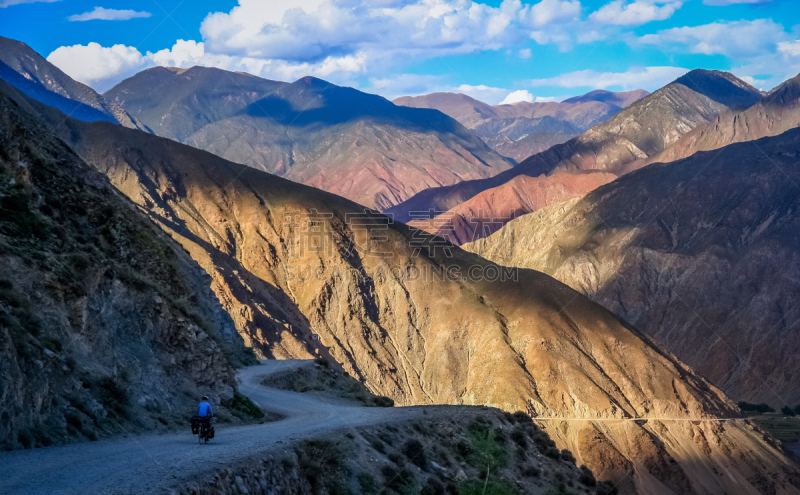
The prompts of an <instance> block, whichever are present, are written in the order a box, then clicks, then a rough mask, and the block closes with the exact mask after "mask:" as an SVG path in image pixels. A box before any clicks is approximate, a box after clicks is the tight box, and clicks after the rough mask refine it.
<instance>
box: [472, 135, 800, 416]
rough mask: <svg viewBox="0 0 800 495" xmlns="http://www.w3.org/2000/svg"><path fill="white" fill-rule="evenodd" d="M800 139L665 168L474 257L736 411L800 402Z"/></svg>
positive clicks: (699, 156) (512, 229)
mask: <svg viewBox="0 0 800 495" xmlns="http://www.w3.org/2000/svg"><path fill="white" fill-rule="evenodd" d="M798 149H800V130H797V129H795V130H791V131H788V132H786V133H784V134H781V135H779V136H777V137H771V138H765V139H761V140H758V141H755V142H754V143H740V144H733V145H729V146H726V147H724V148H721V149H720V150H717V151H710V152H698V153H696V154H694V155H692V156H691V157H689V158H686V159H683V160H679V161H677V162H673V163H670V164H653V165H650V166H648V167H645V168H643V169H641V170H638V171H636V172H633V173H631V174H629V175H626V176H624V177H621V178H620V179H618V180H616V181H614V182H612V183H611V184H608V185H605V186H602V187H600V188H599V189H597V190H596V191H594V192H592V193H590V194H589V195H587V196H586V197H584V198H582V199H575V200H572V201H571V202H568V203H562V204H559V205H553V206H550V207H548V208H544V209H542V210H539V211H537V212H536V213H533V214H530V215H526V216H523V217H521V218H518V219H516V220H514V221H512V222H510V223H509V224H508V225H506V226H505V227H503V229H501V230H500V231H499V232H497V233H495V234H494V235H493V236H491V237H488V238H486V239H483V240H481V241H479V242H476V243H474V244H472V245H468V246H466V248H467V249H469V250H471V251H474V252H476V253H479V254H481V255H482V256H485V257H486V258H488V259H491V260H493V261H495V262H497V263H500V264H503V265H507V266H520V267H527V268H533V269H537V270H541V271H543V272H545V273H548V274H551V275H553V276H554V277H556V278H557V279H559V280H561V281H563V282H564V283H566V284H568V285H570V286H571V287H573V288H575V289H576V290H579V291H580V292H582V293H584V294H586V295H588V296H589V297H591V298H592V299H593V300H595V301H597V302H599V303H601V304H602V305H604V306H605V307H607V308H609V309H610V310H612V311H614V312H615V313H617V314H619V315H621V316H622V317H623V318H625V319H626V320H628V321H630V322H632V323H633V324H635V325H636V326H637V327H638V328H641V329H642V330H643V331H645V332H646V333H648V334H649V335H650V336H652V337H653V338H654V339H655V340H656V341H658V342H660V343H661V344H663V345H664V346H665V347H667V348H668V349H670V350H671V351H672V352H674V353H675V354H676V355H677V356H679V357H680V358H681V359H683V360H684V361H686V362H687V363H689V364H690V365H691V366H692V367H694V368H695V369H697V370H698V371H699V372H700V373H701V374H702V375H703V376H706V377H708V378H709V380H711V382H712V383H714V384H715V385H717V386H719V387H720V388H722V389H723V390H725V391H726V392H727V393H729V394H730V395H731V396H733V397H734V398H735V399H737V400H746V401H749V402H757V403H760V402H767V403H769V404H773V405H774V406H776V407H781V406H784V405H787V404H796V403H798V402H800V390H798V388H797V386H796V384H797V381H798V380H800V357H799V356H800V319H798V317H800V314H799V313H798V307H797V305H796V301H797V298H798V296H800V282H798V279H797V276H796V274H797V273H800V217H798V214H797V212H798V211H799V210H800V187H798V184H800V160H798V151H797V150H798Z"/></svg>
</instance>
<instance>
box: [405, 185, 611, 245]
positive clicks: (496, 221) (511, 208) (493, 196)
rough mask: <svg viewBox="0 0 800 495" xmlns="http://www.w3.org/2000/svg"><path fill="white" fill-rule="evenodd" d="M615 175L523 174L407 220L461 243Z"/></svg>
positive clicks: (576, 193) (578, 193) (570, 197)
mask: <svg viewBox="0 0 800 495" xmlns="http://www.w3.org/2000/svg"><path fill="white" fill-rule="evenodd" d="M616 178H617V176H616V175H614V174H609V173H606V172H597V173H588V174H579V175H575V174H568V173H564V172H561V173H557V174H554V175H551V176H540V177H528V176H527V175H520V176H517V177H514V178H513V179H511V180H510V181H508V182H506V183H505V184H503V185H501V186H498V187H494V188H492V189H489V190H487V191H483V192H482V193H480V194H478V195H476V196H475V197H473V198H471V199H470V200H469V201H465V202H463V203H461V204H460V205H458V206H456V207H455V208H453V209H452V210H450V211H448V212H445V213H442V214H441V215H438V216H436V217H434V218H429V215H430V213H429V212H417V213H418V214H419V215H420V217H421V218H420V219H419V220H412V221H410V222H408V224H409V225H411V226H413V227H416V228H418V229H422V230H425V231H427V232H430V233H431V234H436V235H438V236H439V237H442V238H444V239H447V240H448V241H450V242H452V243H453V244H456V245H459V246H460V245H462V244H464V243H468V242H473V241H477V240H478V239H483V238H484V237H486V236H488V235H491V234H493V233H494V232H496V231H497V230H498V229H500V228H501V227H502V226H503V225H505V224H506V223H508V222H509V221H511V220H513V219H515V218H517V217H519V216H522V215H525V214H526V213H531V212H533V211H536V210H538V209H540V208H544V207H545V206H548V205H552V204H555V203H560V202H562V201H566V200H568V199H572V198H576V197H578V196H583V195H584V194H586V193H588V192H590V191H593V190H595V189H597V188H598V187H600V186H602V185H603V184H607V183H609V182H611V181H612V180H614V179H616Z"/></svg>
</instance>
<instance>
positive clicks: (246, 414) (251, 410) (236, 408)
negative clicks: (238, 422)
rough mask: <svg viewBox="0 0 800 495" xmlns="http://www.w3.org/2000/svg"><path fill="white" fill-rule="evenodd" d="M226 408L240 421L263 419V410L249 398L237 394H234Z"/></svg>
mask: <svg viewBox="0 0 800 495" xmlns="http://www.w3.org/2000/svg"><path fill="white" fill-rule="evenodd" d="M228 407H229V408H230V410H231V412H233V414H235V415H236V416H237V417H239V418H240V419H248V418H249V419H261V418H263V417H264V410H263V409H261V408H260V407H258V405H256V403H255V402H253V401H252V400H250V397H248V396H246V395H243V394H240V393H239V392H234V394H233V399H231V401H230V403H229V404H228Z"/></svg>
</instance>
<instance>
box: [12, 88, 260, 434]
mask: <svg viewBox="0 0 800 495" xmlns="http://www.w3.org/2000/svg"><path fill="white" fill-rule="evenodd" d="M13 93H15V90H14V89H12V88H11V87H10V86H8V85H7V84H6V83H5V82H4V81H0V266H2V270H0V397H1V398H2V400H0V417H2V421H0V448H3V449H17V448H33V447H42V446H48V445H53V444H62V443H69V442H75V441H86V440H96V439H97V438H98V437H103V436H109V435H119V434H123V433H128V432H131V431H134V430H136V429H139V430H142V429H143V430H149V431H163V430H165V429H174V428H175V427H176V425H178V424H181V425H183V424H185V423H184V421H185V419H186V415H187V412H190V411H191V410H192V408H193V407H195V406H196V404H197V403H196V400H197V397H198V396H201V395H203V394H208V395H210V396H212V397H213V399H214V400H215V404H217V405H218V404H219V403H220V400H229V399H232V398H233V395H234V388H235V387H236V381H235V374H234V370H233V366H234V365H236V364H240V363H241V361H239V360H240V359H246V358H247V356H249V359H250V360H251V361H253V357H252V354H251V353H250V352H249V351H246V350H245V349H244V346H243V342H242V339H241V338H240V337H239V335H238V334H237V333H236V331H235V327H234V325H233V321H231V319H230V317H229V316H228V314H227V313H225V312H224V311H223V310H222V308H221V307H220V303H219V301H218V300H217V298H216V296H215V295H214V294H213V292H211V291H210V290H209V288H208V286H207V283H208V281H207V275H206V274H205V273H204V272H203V271H202V270H201V269H200V268H199V267H198V266H197V264H196V263H195V262H194V261H193V260H192V259H191V258H190V257H189V256H188V255H187V254H186V253H185V251H184V250H183V249H181V248H180V247H179V246H178V245H177V244H176V243H175V242H173V241H172V240H171V239H170V238H169V236H167V235H165V234H164V233H163V232H162V231H161V229H159V228H158V227H157V226H156V225H155V224H153V223H152V222H151V221H150V220H149V219H148V218H147V217H146V216H145V215H143V214H142V213H140V212H138V211H137V209H136V207H135V206H134V205H133V203H131V202H130V201H129V200H128V199H127V198H125V197H124V196H123V195H121V194H120V193H119V192H118V191H117V190H116V189H115V188H114V187H112V186H111V184H109V181H108V179H107V178H106V177H105V176H103V175H102V174H99V173H98V172H97V171H96V170H94V169H93V168H91V167H89V166H88V165H87V164H86V163H85V162H83V161H82V160H81V159H80V158H79V157H78V156H77V155H76V154H75V153H74V152H73V151H72V150H70V149H69V148H68V147H67V146H66V145H65V144H64V143H63V141H62V140H60V139H59V138H57V137H55V136H54V135H52V134H51V133H50V131H49V130H48V129H47V128H46V127H45V126H44V125H42V124H40V123H39V121H38V119H37V118H36V117H34V116H33V115H31V114H30V113H29V112H28V111H27V110H26V109H25V108H22V107H21V106H20V104H18V103H17V102H15V101H13V100H12V99H11V98H9V94H13ZM16 95H17V96H16V97H15V98H16V99H17V101H20V102H23V106H27V108H28V109H30V106H28V105H25V104H24V99H23V98H22V97H20V96H19V93H16ZM54 112H56V111H54ZM58 118H60V119H62V120H63V119H66V117H65V116H64V115H63V114H61V113H60V112H58ZM75 122H78V121H77V120H76V121H75ZM107 125H108V126H109V127H115V128H119V129H122V127H119V126H113V125H112V124H107ZM135 132H137V133H139V134H142V135H148V134H145V133H142V132H139V131H135ZM218 409H219V411H218V412H219V414H220V415H221V416H220V417H221V418H226V417H228V418H229V417H230V416H229V413H228V410H227V409H226V408H225V407H219V408H218Z"/></svg>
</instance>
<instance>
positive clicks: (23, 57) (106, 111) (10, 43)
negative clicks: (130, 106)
mask: <svg viewBox="0 0 800 495" xmlns="http://www.w3.org/2000/svg"><path fill="white" fill-rule="evenodd" d="M0 78H2V79H4V80H6V81H7V82H8V83H9V84H11V85H12V86H14V87H16V88H17V89H19V90H20V91H22V92H23V93H25V94H26V95H28V96H30V97H32V98H35V99H37V100H39V101H41V102H43V103H45V104H47V105H50V106H53V107H55V108H58V109H59V110H61V111H63V112H64V113H66V114H67V115H70V116H72V117H75V118H76V119H80V120H85V121H89V122H91V121H95V120H106V121H109V122H114V123H118V124H121V125H124V126H125V127H130V128H133V129H142V130H144V127H143V126H142V125H141V124H140V123H138V122H136V121H135V120H134V119H132V118H131V116H130V115H128V113H127V112H125V110H123V109H122V108H120V107H119V106H118V105H114V104H109V103H108V102H107V101H105V99H103V97H102V96H100V95H99V94H97V92H95V90H93V89H92V88H90V87H89V86H86V85H85V84H81V83H79V82H77V81H75V80H73V79H72V78H71V77H69V76H68V75H66V74H64V73H63V72H62V71H61V70H60V69H59V68H58V67H56V66H55V65H53V64H51V63H50V62H48V61H47V60H45V58H44V57H42V56H41V55H39V54H38V53H36V52H35V51H33V50H32V49H31V47H29V46H28V45H26V44H25V43H22V42H21V41H16V40H12V39H9V38H4V37H2V36H0Z"/></svg>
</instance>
